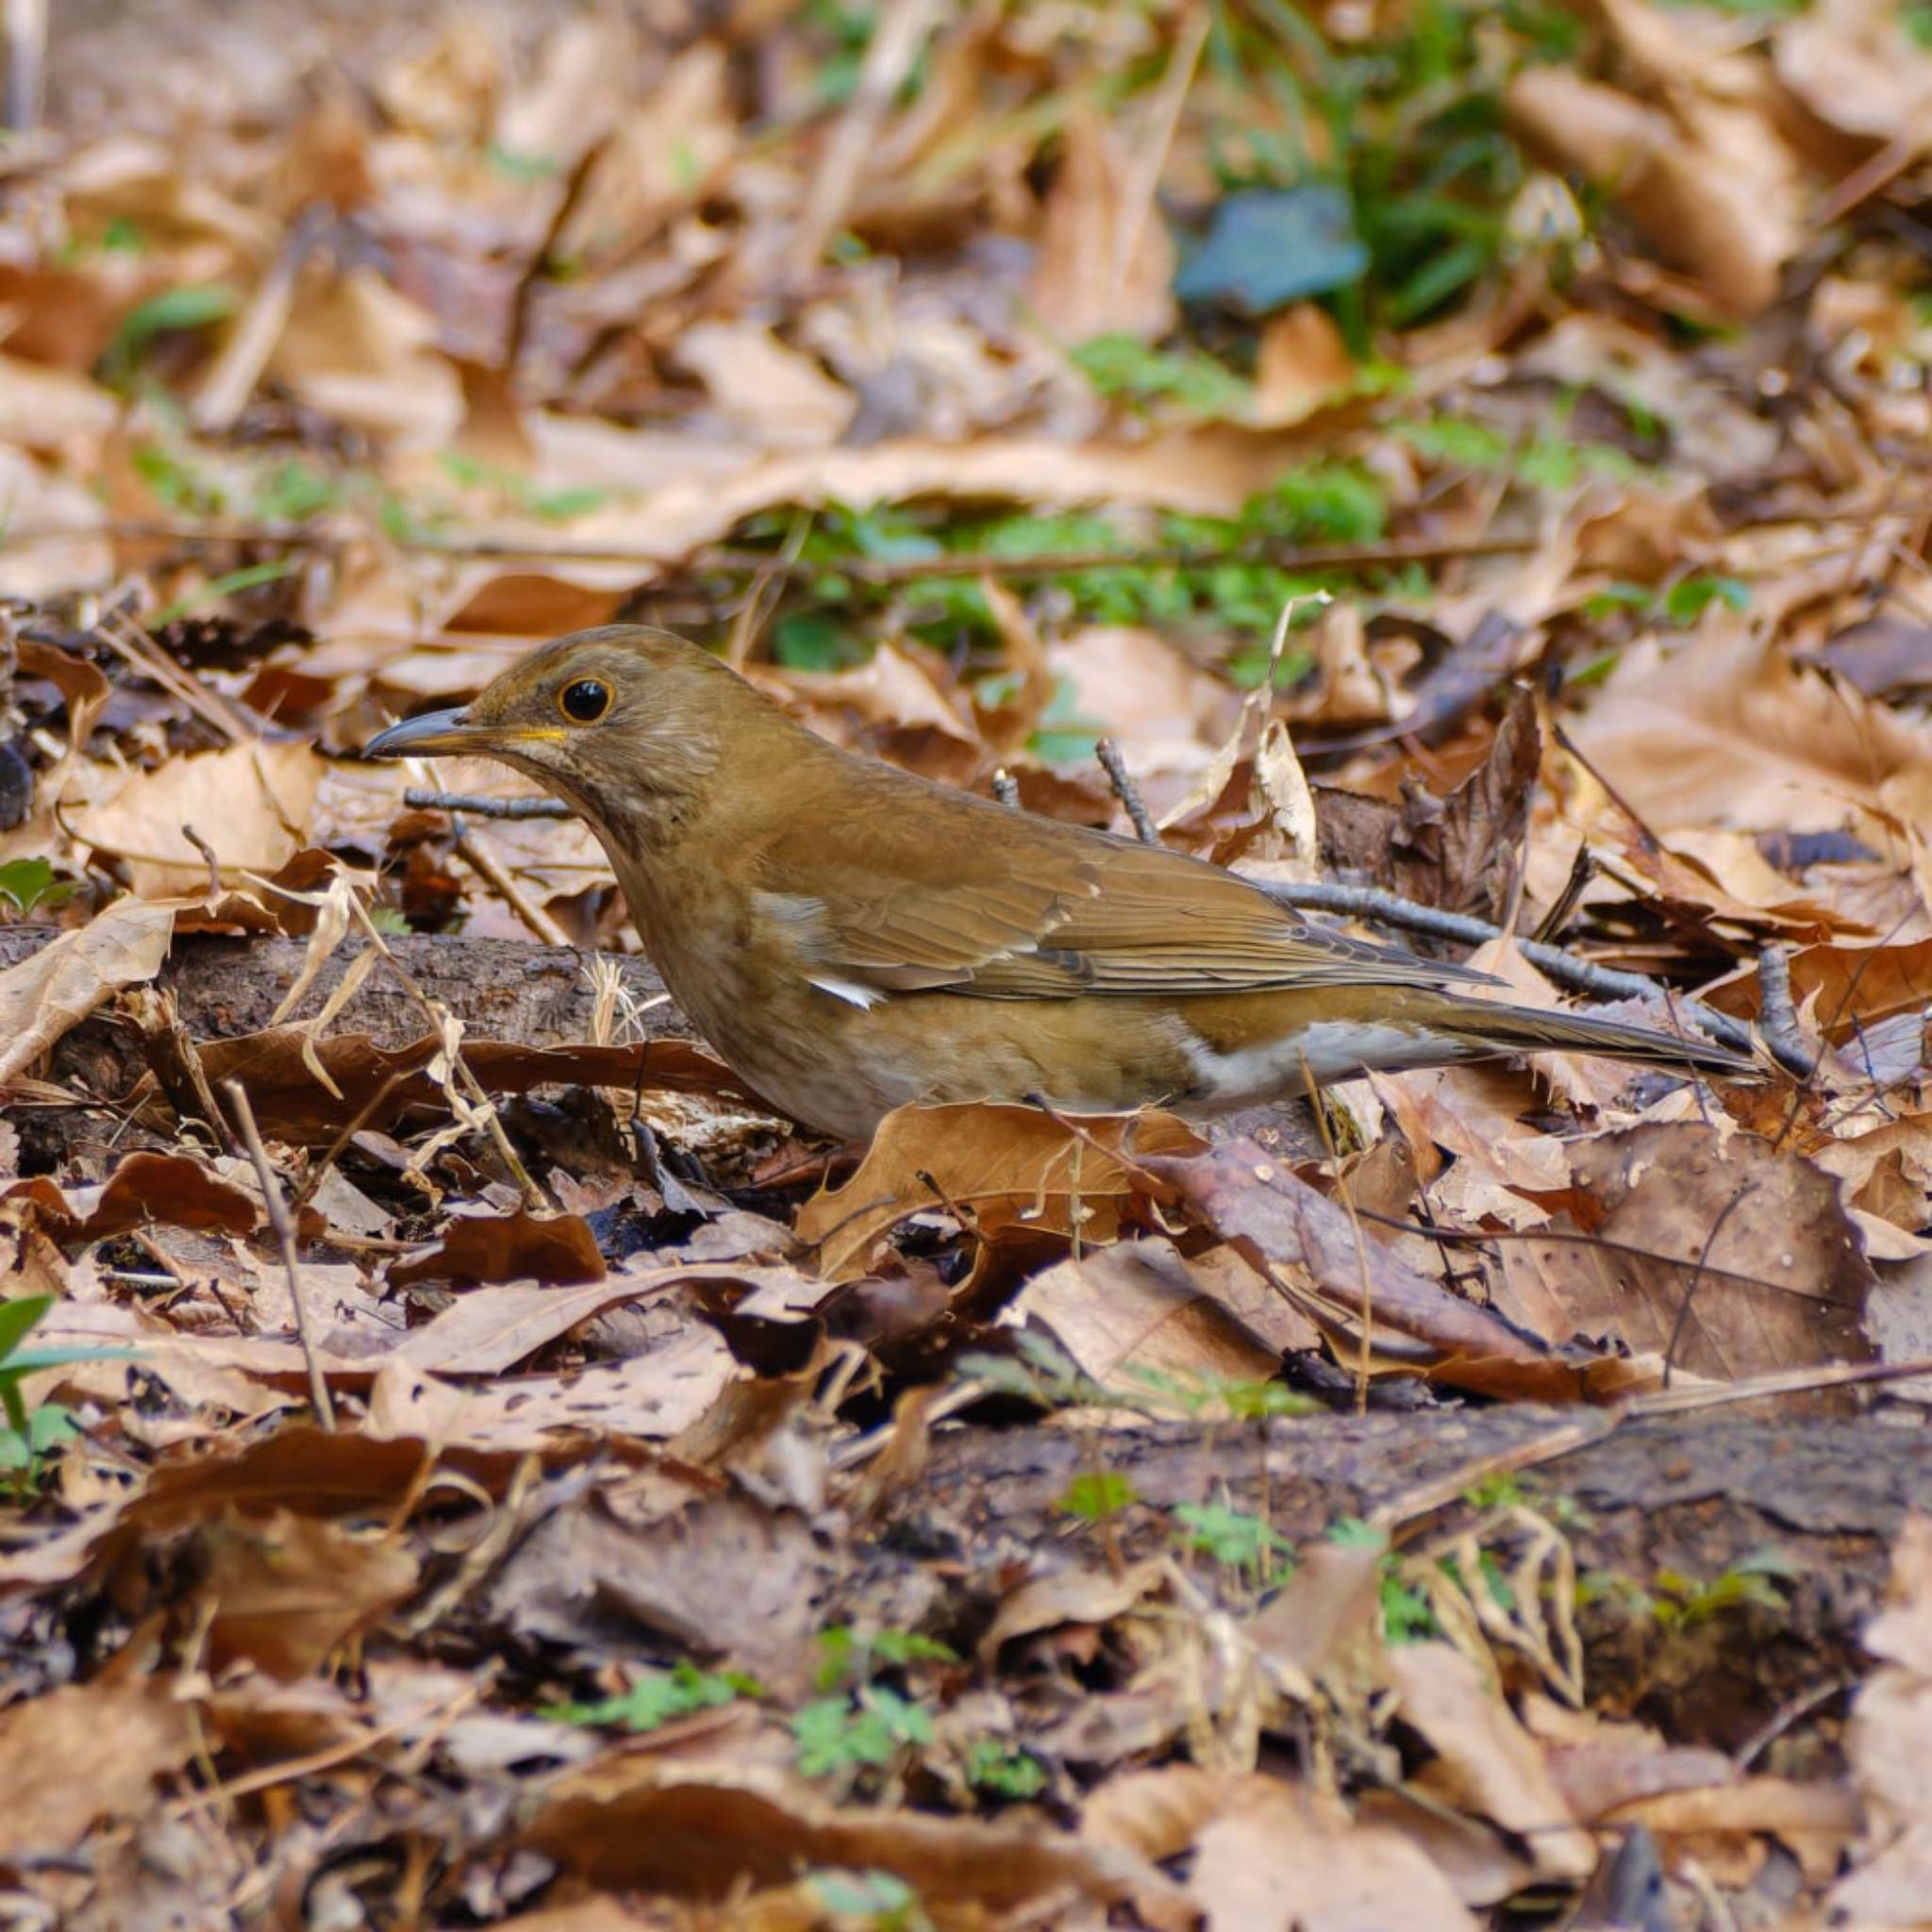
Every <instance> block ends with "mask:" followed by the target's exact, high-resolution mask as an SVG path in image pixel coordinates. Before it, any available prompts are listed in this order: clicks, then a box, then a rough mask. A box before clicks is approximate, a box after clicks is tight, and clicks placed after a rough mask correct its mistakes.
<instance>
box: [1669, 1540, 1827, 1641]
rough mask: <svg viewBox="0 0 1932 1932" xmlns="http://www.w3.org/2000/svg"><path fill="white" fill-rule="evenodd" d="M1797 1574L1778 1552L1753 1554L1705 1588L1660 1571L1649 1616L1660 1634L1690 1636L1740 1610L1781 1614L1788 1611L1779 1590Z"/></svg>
mask: <svg viewBox="0 0 1932 1932" xmlns="http://www.w3.org/2000/svg"><path fill="white" fill-rule="evenodd" d="M1797 1574H1798V1566H1797V1564H1796V1563H1794V1562H1793V1561H1792V1560H1791V1558H1790V1557H1788V1556H1787V1555H1785V1553H1784V1552H1783V1551H1782V1550H1759V1551H1757V1552H1755V1553H1754V1554H1752V1555H1751V1556H1748V1557H1740V1558H1739V1560H1738V1561H1737V1562H1735V1563H1733V1564H1732V1565H1731V1567H1730V1568H1729V1569H1728V1570H1726V1571H1725V1572H1724V1574H1722V1575H1721V1576H1714V1577H1712V1578H1711V1579H1710V1580H1709V1581H1708V1582H1704V1581H1701V1580H1700V1579H1699V1578H1697V1577H1694V1576H1686V1575H1684V1574H1682V1573H1681V1572H1679V1571H1675V1570H1660V1571H1659V1572H1658V1573H1657V1583H1656V1588H1655V1590H1654V1591H1653V1592H1652V1598H1651V1615H1652V1616H1653V1617H1654V1618H1655V1619H1656V1620H1657V1624H1659V1625H1661V1627H1662V1628H1664V1629H1666V1630H1691V1629H1694V1628H1696V1626H1697V1625H1698V1624H1707V1623H1709V1622H1710V1621H1711V1620H1712V1619H1713V1618H1716V1617H1723V1616H1727V1615H1729V1614H1730V1613H1732V1612H1733V1611H1736V1610H1741V1609H1745V1608H1754V1609H1760V1610H1774V1611H1776V1612H1778V1613H1780V1614H1782V1613H1783V1612H1784V1611H1785V1610H1786V1609H1787V1608H1788V1607H1789V1606H1788V1605H1787V1604H1786V1602H1785V1596H1784V1592H1783V1591H1782V1590H1781V1589H1780V1588H1779V1585H1780V1584H1781V1583H1783V1582H1786V1581H1788V1580H1790V1578H1791V1577H1794V1576H1796V1575H1797Z"/></svg>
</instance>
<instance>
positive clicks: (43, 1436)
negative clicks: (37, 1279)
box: [0, 1294, 128, 1491]
mask: <svg viewBox="0 0 1932 1932" xmlns="http://www.w3.org/2000/svg"><path fill="white" fill-rule="evenodd" d="M53 1306H54V1297H53V1296H52V1295H50V1294H29V1295H21V1296H18V1297H17V1298H15V1299H14V1300H11V1301H0V1415H4V1416H5V1417H6V1424H5V1426H4V1427H0V1470H5V1471H9V1472H11V1474H12V1476H13V1481H14V1486H15V1489H16V1491H25V1489H26V1488H28V1487H29V1486H30V1485H31V1484H32V1483H33V1482H34V1481H35V1480H36V1479H37V1478H38V1477H39V1475H40V1474H41V1468H42V1459H43V1458H44V1457H45V1456H46V1455H47V1452H48V1451H49V1450H51V1449H54V1448H56V1447H58V1445H59V1444H60V1443H62V1442H67V1441H72V1440H73V1439H74V1438H75V1437H76V1436H77V1435H79V1434H80V1425H79V1424H78V1423H76V1422H75V1419H74V1416H73V1413H72V1411H71V1410H69V1409H66V1408H64V1407H61V1405H60V1404H59V1403H58V1402H43V1403H41V1404H39V1405H38V1406H37V1407H34V1408H32V1409H29V1408H28V1407H27V1406H26V1392H25V1389H24V1388H23V1386H22V1385H23V1384H24V1383H25V1380H26V1378H27V1377H28V1376H29V1375H31V1374H35V1373H36V1372H37V1371H39V1370H41V1369H64V1368H67V1367H69V1366H71V1365H72V1364H73V1363H75V1362H90V1361H124V1360H125V1359H126V1358H127V1356H128V1351H127V1350H126V1349H125V1348H23V1347H22V1346H21V1344H22V1343H23V1342H24V1341H25V1340H26V1338H27V1336H28V1335H29V1334H30V1333H31V1332H32V1331H33V1329H34V1327H35V1325H36V1324H38V1323H39V1322H40V1321H41V1319H42V1317H43V1316H44V1315H45V1314H46V1312H47V1310H48V1309H49V1308H51V1307H53Z"/></svg>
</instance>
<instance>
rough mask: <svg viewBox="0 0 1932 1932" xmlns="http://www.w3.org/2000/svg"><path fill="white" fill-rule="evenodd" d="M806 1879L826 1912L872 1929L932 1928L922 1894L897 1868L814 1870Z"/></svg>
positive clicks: (920, 1931) (909, 1931) (925, 1931)
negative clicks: (881, 1869)
mask: <svg viewBox="0 0 1932 1932" xmlns="http://www.w3.org/2000/svg"><path fill="white" fill-rule="evenodd" d="M806 1883H807V1884H808V1885H809V1886H810V1888H811V1890H812V1891H813V1892H814V1894H816V1896H817V1898H818V1902H819V1904H820V1906H821V1907H823V1908H824V1910H825V1911H826V1912H828V1913H830V1914H832V1915H833V1916H835V1917H836V1918H839V1919H850V1920H857V1921H858V1923H859V1924H861V1925H864V1926H865V1927H867V1928H868V1932H931V1926H932V1923H933V1922H932V1920H931V1919H930V1918H929V1917H928V1916H927V1914H926V1911H925V1908H924V1907H923V1906H922V1905H921V1904H920V1903H919V1894H918V1893H917V1892H916V1891H914V1890H913V1889H912V1888H911V1887H910V1886H909V1885H908V1884H907V1882H906V1881H905V1880H904V1879H903V1878H901V1877H900V1876H899V1875H898V1874H897V1873H896V1872H814V1873H813V1874H811V1875H810V1877H809V1878H808V1879H807V1881H806Z"/></svg>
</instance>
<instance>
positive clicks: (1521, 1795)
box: [1385, 1641, 1597, 1881]
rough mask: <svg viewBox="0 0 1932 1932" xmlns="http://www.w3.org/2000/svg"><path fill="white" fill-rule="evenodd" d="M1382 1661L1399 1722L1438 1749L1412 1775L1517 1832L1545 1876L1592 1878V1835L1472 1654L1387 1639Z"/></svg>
mask: <svg viewBox="0 0 1932 1932" xmlns="http://www.w3.org/2000/svg"><path fill="white" fill-rule="evenodd" d="M1385 1668H1386V1670H1387V1672H1388V1674H1389V1680H1390V1682H1391V1686H1392V1687H1393V1689H1394V1691H1395V1694H1396V1696H1397V1698H1398V1699H1399V1700H1400V1707H1401V1711H1402V1716H1403V1720H1404V1722H1405V1723H1407V1724H1412V1725H1414V1727H1415V1728H1416V1729H1417V1730H1418V1731H1420V1732H1421V1733H1422V1734H1423V1736H1424V1738H1426V1739H1427V1740H1428V1741H1429V1743H1430V1745H1431V1746H1432V1747H1433V1748H1434V1749H1435V1751H1436V1754H1437V1755H1436V1757H1434V1758H1433V1759H1432V1760H1431V1761H1430V1762H1429V1763H1428V1764H1427V1765H1425V1766H1424V1768H1423V1770H1422V1772H1421V1773H1420V1774H1418V1781H1419V1782H1420V1783H1422V1784H1423V1785H1424V1787H1425V1788H1426V1789H1427V1790H1430V1791H1431V1792H1432V1793H1433V1794H1434V1795H1435V1796H1436V1797H1438V1798H1440V1799H1441V1800H1442V1801H1443V1802H1444V1803H1445V1804H1449V1805H1454V1806H1458V1807H1463V1808H1465V1809H1468V1810H1472V1811H1474V1812H1476V1813H1478V1814H1479V1815H1480V1816H1482V1817H1484V1818H1487V1819H1489V1820H1491V1822H1492V1823H1493V1824H1497V1825H1499V1826H1501V1827H1502V1829H1503V1830H1505V1831H1507V1832H1512V1833H1517V1834H1520V1838H1521V1842H1522V1843H1523V1844H1524V1846H1525V1847H1526V1848H1527V1850H1528V1853H1529V1856H1530V1857H1531V1858H1532V1859H1533V1860H1534V1861H1535V1864H1536V1869H1537V1871H1538V1872H1539V1873H1540V1874H1541V1875H1542V1876H1543V1877H1545V1878H1551V1879H1558V1880H1573V1881H1574V1880H1580V1879H1584V1878H1587V1877H1589V1876H1590V1874H1591V1873H1592V1872H1593V1871H1594V1870H1595V1869H1596V1859H1597V1852H1596V1843H1595V1840H1592V1839H1591V1836H1590V1834H1589V1833H1588V1832H1587V1831H1584V1830H1581V1829H1580V1828H1578V1827H1577V1826H1576V1824H1574V1821H1573V1820H1572V1819H1571V1815H1570V1811H1569V1807H1567V1806H1566V1805H1565V1804H1564V1802H1563V1796H1562V1793H1561V1791H1560V1790H1558V1789H1557V1783H1556V1780H1555V1779H1554V1778H1553V1777H1552V1776H1551V1775H1550V1771H1549V1767H1548V1765H1547V1764H1546V1763H1545V1762H1544V1760H1543V1754H1542V1748H1541V1745H1539V1744H1538V1743H1537V1741H1536V1740H1534V1739H1533V1738H1531V1737H1530V1736H1529V1734H1528V1733H1527V1732H1526V1731H1525V1730H1524V1728H1523V1726H1522V1725H1521V1724H1519V1723H1518V1722H1517V1720H1516V1718H1515V1716H1514V1715H1513V1714H1512V1713H1511V1711H1510V1709H1509V1707H1508V1706H1507V1704H1505V1703H1504V1702H1503V1700H1502V1698H1501V1697H1500V1696H1499V1695H1498V1694H1497V1692H1496V1691H1495V1690H1494V1689H1493V1688H1492V1687H1491V1685H1490V1684H1489V1683H1487V1682H1486V1681H1485V1680H1484V1679H1483V1677H1482V1676H1481V1675H1479V1674H1478V1673H1477V1672H1476V1669H1475V1667H1474V1665H1473V1664H1472V1663H1471V1662H1470V1661H1469V1659H1468V1658H1467V1657H1464V1656H1463V1654H1462V1653H1461V1652H1460V1651H1459V1650H1457V1649H1455V1648H1454V1647H1453V1646H1452V1645H1450V1644H1447V1643H1442V1642H1438V1641H1428V1642H1424V1643H1404V1644H1397V1645H1395V1646H1393V1647H1392V1648H1391V1650H1390V1651H1389V1652H1388V1654H1387V1657H1386V1660H1385Z"/></svg>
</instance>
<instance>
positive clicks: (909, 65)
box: [787, 0, 941, 276]
mask: <svg viewBox="0 0 1932 1932" xmlns="http://www.w3.org/2000/svg"><path fill="white" fill-rule="evenodd" d="M940 14H941V7H940V4H939V0H893V4H892V5H891V6H888V7H885V8H881V9H880V10H879V12H878V14H877V16H876V19H877V24H876V25H874V28H873V35H872V40H871V42H870V43H869V44H868V45H867V47H866V50H865V58H864V59H863V61H861V62H860V64H859V69H858V87H857V88H856V89H855V90H854V92H853V94H852V98H851V100H850V101H849V102H848V103H847V105H846V108H845V112H844V116H843V118H842V119H841V121H840V123H839V125H838V127H837V128H836V129H835V130H834V131H833V135H832V139H831V142H830V144H829V146H828V148H827V149H826V152H825V155H824V158H823V160H822V161H821V162H820V164H819V167H818V170H817V172H816V174H815V175H814V176H813V178H812V187H811V193H810V196H809V197H808V200H807V202H806V205H805V211H804V213H802V214H801V215H800V216H799V218H798V225H797V227H796V228H794V229H793V230H792V234H791V248H790V250H789V251H788V254H789V257H790V259H789V261H788V263H787V266H788V268H789V269H790V271H791V274H792V275H799V276H803V275H810V274H811V272H812V271H813V270H814V269H815V268H817V267H818V265H819V258H820V257H821V256H823V255H824V252H825V243H826V242H829V241H830V240H831V239H832V237H833V235H834V234H836V233H837V232H838V230H839V229H840V228H841V226H842V225H844V221H845V213H846V210H847V209H848V208H850V207H851V205H852V200H853V197H854V195H855V194H856V193H857V192H858V183H859V179H860V177H861V176H862V175H864V173H865V168H866V162H867V160H868V159H869V158H870V157H871V155H872V152H873V149H874V146H875V145H876V144H877V142H878V138H879V130H880V129H881V128H882V127H883V126H884V125H885V124H886V116H887V115H888V114H890V113H891V111H892V103H893V102H894V101H895V100H896V99H897V98H898V94H899V89H900V87H901V85H902V84H903V83H904V81H905V79H906V76H907V75H908V74H910V73H911V72H912V69H913V67H914V66H915V65H916V64H917V62H918V59H919V55H920V50H921V49H922V48H923V47H924V45H925V42H926V40H927V38H928V36H929V35H930V34H931V33H932V30H933V28H934V26H936V25H938V23H939V18H940Z"/></svg>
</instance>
